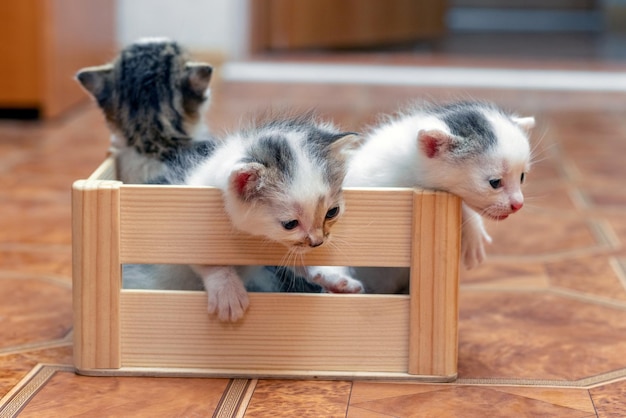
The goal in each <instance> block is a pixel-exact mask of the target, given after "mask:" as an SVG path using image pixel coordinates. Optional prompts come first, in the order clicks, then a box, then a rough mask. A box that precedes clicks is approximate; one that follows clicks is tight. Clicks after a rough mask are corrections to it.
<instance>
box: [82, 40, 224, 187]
mask: <svg viewBox="0 0 626 418" xmlns="http://www.w3.org/2000/svg"><path fill="white" fill-rule="evenodd" d="M211 73H212V67H211V66H210V65H208V64H204V63H197V62H193V61H191V60H190V59H189V56H188V55H187V53H186V52H185V50H184V49H183V48H182V47H181V46H180V45H179V44H178V43H176V42H175V41H172V40H169V39H166V38H145V39H140V40H139V41H137V42H135V43H132V44H130V45H129V46H127V47H126V48H124V49H123V50H122V51H121V52H120V54H119V55H118V56H117V57H116V58H115V59H114V60H113V61H112V62H111V63H108V64H105V65H102V66H98V67H89V68H84V69H82V70H80V71H79V72H78V73H77V74H76V79H77V80H78V81H79V82H80V84H81V85H82V86H83V87H84V88H85V90H86V91H87V92H88V93H89V94H91V95H92V96H93V98H94V99H95V100H96V102H97V103H98V106H99V107H100V109H101V110H102V112H103V113H104V116H105V119H106V122H107V125H108V126H109V129H110V130H111V133H112V137H111V141H112V148H111V150H112V152H113V154H114V155H115V157H116V163H117V164H116V165H117V170H118V179H119V180H121V181H123V182H124V183H145V182H146V181H148V180H150V179H152V178H154V177H156V176H158V175H162V174H164V172H165V171H166V170H167V169H168V167H171V166H173V167H179V166H180V164H181V163H182V162H187V160H188V159H181V158H180V154H181V153H190V154H193V153H199V154H200V155H204V156H206V154H207V153H208V152H209V151H210V149H211V148H212V145H211V144H210V141H209V142H207V143H205V144H199V145H198V144H195V143H192V140H193V139H198V138H200V137H203V138H204V137H206V138H207V139H210V138H208V133H207V129H206V126H205V125H204V123H203V118H202V116H203V112H204V106H205V105H206V104H207V103H208V100H207V99H208V86H209V81H210V79H211ZM173 159H178V160H177V161H173Z"/></svg>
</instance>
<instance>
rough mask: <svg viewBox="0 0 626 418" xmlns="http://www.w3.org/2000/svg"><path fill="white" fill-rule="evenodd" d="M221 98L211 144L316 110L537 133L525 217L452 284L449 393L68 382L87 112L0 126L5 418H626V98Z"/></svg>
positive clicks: (385, 93) (504, 225) (379, 91)
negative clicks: (445, 104) (523, 122)
mask: <svg viewBox="0 0 626 418" xmlns="http://www.w3.org/2000/svg"><path fill="white" fill-rule="evenodd" d="M351 59H352V62H360V61H364V60H365V58H364V57H352V58H351ZM327 61H332V59H329V60H327ZM335 61H336V60H335ZM344 61H345V60H344ZM348 61H349V60H348ZM383 61H385V62H383V63H385V64H403V65H414V64H417V63H419V62H420V61H419V60H414V59H412V58H410V57H408V56H404V57H402V56H401V55H400V56H396V57H395V58H392V59H389V60H383ZM370 63H380V60H378V59H377V58H374V59H372V60H370ZM422 63H423V64H424V65H433V64H434V65H440V66H441V65H450V64H452V65H455V64H459V63H460V64H461V65H464V66H466V65H471V66H477V65H479V64H480V62H477V61H472V62H463V60H459V59H453V58H449V59H442V60H440V61H436V60H432V59H430V60H429V63H424V62H422ZM492 64H494V62H493V61H489V62H487V63H486V65H489V66H492ZM514 65H515V63H512V62H506V63H502V66H503V67H512V66H514ZM522 65H523V66H527V65H528V64H527V63H525V64H522ZM551 65H552V64H551ZM615 68H616V67H615V66H613V67H611V68H610V69H615ZM592 69H593V68H592ZM213 97H214V99H213V105H212V107H211V109H210V111H209V113H208V119H209V121H210V123H211V124H212V126H213V127H214V128H215V129H216V130H218V131H222V130H223V129H227V128H232V127H234V126H235V125H236V124H237V123H238V121H239V120H240V117H241V115H242V114H245V113H249V112H253V111H255V110H259V109H264V108H266V107H267V106H268V105H271V106H273V107H276V108H281V107H292V108H293V107H295V108H299V109H302V108H308V107H313V106H314V107H316V108H317V109H318V110H319V111H320V113H321V114H322V115H324V116H327V117H331V118H333V119H335V120H336V121H337V122H338V123H339V124H340V125H342V126H343V127H345V128H347V129H350V130H359V129H362V128H363V127H364V126H365V125H367V124H368V123H372V122H373V121H375V120H376V118H377V115H378V114H379V113H380V112H392V111H393V110H394V109H396V108H397V107H398V106H399V105H400V104H402V103H406V102H407V101H409V100H411V99H415V98H426V99H428V100H449V99H453V98H459V97H463V98H467V97H473V98H480V99H487V100H493V101H495V102H497V103H499V104H500V105H502V106H505V107H507V108H510V109H513V110H515V111H517V112H519V113H520V114H523V115H527V114H532V115H535V116H536V118H537V120H538V121H539V127H538V129H537V130H536V131H535V134H534V137H533V141H534V146H535V154H536V163H535V166H534V168H533V170H532V172H531V174H530V176H529V181H528V182H527V188H526V195H527V196H528V201H527V202H528V203H527V205H526V207H525V208H524V210H522V211H521V212H520V213H519V214H516V215H515V216H513V217H511V218H510V219H508V220H506V221H504V222H500V223H489V224H488V228H489V230H490V232H491V233H492V236H493V238H494V244H493V245H492V246H491V247H490V248H489V252H490V258H489V260H488V262H487V263H485V264H484V265H483V266H481V267H480V268H478V269H475V270H472V271H464V272H463V274H462V285H461V293H460V335H459V338H460V346H459V379H458V381H456V382H454V383H451V384H414V383H390V382H368V381H354V382H353V381H297V380H296V381H283V380H248V379H232V380H231V379H195V378H194V379H191V378H149V377H110V378H103V377H85V376H78V375H76V374H74V373H73V368H72V347H71V338H72V336H71V333H72V309H71V303H72V297H71V230H70V219H71V218H70V217H71V214H70V192H69V191H70V186H71V184H72V182H73V181H74V180H76V179H79V178H84V177H85V176H87V175H88V174H89V173H90V171H91V170H93V169H94V168H95V167H96V166H97V164H98V163H99V162H100V161H101V160H102V159H103V158H104V156H105V154H106V150H107V147H108V143H107V141H108V133H107V130H106V128H105V126H104V123H103V121H102V118H101V117H100V115H99V113H98V112H97V110H96V109H95V108H94V106H92V105H88V106H85V107H84V108H81V109H77V110H76V111H75V112H74V113H72V114H70V115H68V116H67V117H65V118H64V119H62V120H59V121H56V122H51V123H25V122H9V121H2V122H0V161H1V162H2V164H1V165H0V186H1V187H0V202H1V203H2V214H3V216H2V217H0V283H1V286H0V301H2V303H0V335H1V336H2V338H1V339H0V396H3V398H2V400H1V401H0V415H1V416H13V415H15V414H17V413H18V412H19V411H21V413H20V416H24V417H30V416H36V417H43V416H72V415H81V414H84V415H85V416H139V415H141V416H153V417H154V416H164V417H165V416H168V417H169V416H211V415H213V414H214V413H215V414H216V415H215V416H243V415H245V416H248V417H254V416H272V417H276V416H289V417H292V416H311V417H321V416H324V417H326V416H329V417H330V416H332V417H335V416H337V417H339V416H348V417H408V416H463V417H473V416H481V417H482V416H487V415H488V416H503V417H511V416H533V417H534V416H563V417H595V416H600V417H605V416H626V406H625V405H626V404H625V403H624V399H626V358H625V357H624V353H626V250H625V249H624V246H623V244H622V243H623V241H624V240H626V185H625V184H624V181H623V179H624V178H626V165H624V163H623V155H626V140H625V137H626V118H625V115H626V95H625V94H624V93H620V92H594V91H589V92H572V91H560V92H557V91H552V92H548V91H539V90H528V89H527V90H515V89H506V90H496V89H492V90H486V89H475V88H474V89H470V88H460V87H459V88H455V89H446V88H441V87H440V88H434V87H426V86H381V85H360V84H336V85H324V84H318V85H310V84H280V85H277V84H259V83H246V82H241V81H239V82H234V81H222V82H219V83H218V84H216V86H215V88H214V96H213Z"/></svg>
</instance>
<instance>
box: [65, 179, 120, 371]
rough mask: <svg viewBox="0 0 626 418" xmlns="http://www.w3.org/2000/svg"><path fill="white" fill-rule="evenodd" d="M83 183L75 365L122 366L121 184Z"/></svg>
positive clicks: (77, 231) (77, 191) (75, 270)
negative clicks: (120, 315)
mask: <svg viewBox="0 0 626 418" xmlns="http://www.w3.org/2000/svg"><path fill="white" fill-rule="evenodd" d="M120 185H121V183H120V182H115V181H89V180H79V181H77V182H76V183H74V187H73V190H72V220H73V221H72V222H73V224H72V251H73V256H72V277H73V279H72V280H73V302H74V363H75V365H76V367H78V368H116V367H120V339H119V338H120V335H119V331H120V327H119V296H120V288H121V269H120V262H119V186H120Z"/></svg>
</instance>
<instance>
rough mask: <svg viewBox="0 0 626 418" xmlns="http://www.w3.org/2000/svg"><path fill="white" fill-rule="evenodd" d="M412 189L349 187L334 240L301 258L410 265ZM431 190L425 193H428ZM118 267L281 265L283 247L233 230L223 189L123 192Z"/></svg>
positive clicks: (317, 261)
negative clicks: (153, 264) (138, 264)
mask: <svg viewBox="0 0 626 418" xmlns="http://www.w3.org/2000/svg"><path fill="white" fill-rule="evenodd" d="M412 193H413V192H412V190H411V189H351V190H350V189H349V190H346V191H345V198H346V213H345V215H344V216H343V217H342V218H341V219H340V220H339V221H338V222H337V224H335V226H334V227H333V231H332V234H333V235H334V237H335V239H334V240H333V242H334V243H331V244H330V245H328V244H327V245H324V246H322V247H319V248H316V249H314V250H312V251H310V252H309V253H307V254H306V255H305V256H303V258H302V261H303V262H304V263H307V264H311V265H352V266H382V267H385V266H387V267H394V266H402V267H407V266H408V265H409V263H410V257H411V254H410V247H411V224H412V221H411V213H412V208H413V197H412ZM430 193H432V192H424V196H428V195H429V194H430ZM121 208H122V217H121V228H122V232H121V258H122V262H123V263H188V264H191V263H195V264H227V265H228V264H253V265H254V264H261V265H263V264H265V265H272V264H275V265H276V264H282V262H283V261H284V258H285V255H286V253H287V249H286V248H285V247H283V246H282V245H280V244H276V243H270V242H268V241H267V240H266V239H264V238H259V237H252V236H250V235H247V234H243V233H240V232H237V231H235V230H234V229H233V227H232V226H231V223H230V221H229V220H228V218H227V216H226V214H225V213H224V209H223V201H222V197H221V192H220V191H219V190H217V189H214V188H208V187H195V188H192V187H172V186H130V185H125V186H123V187H122V188H121Z"/></svg>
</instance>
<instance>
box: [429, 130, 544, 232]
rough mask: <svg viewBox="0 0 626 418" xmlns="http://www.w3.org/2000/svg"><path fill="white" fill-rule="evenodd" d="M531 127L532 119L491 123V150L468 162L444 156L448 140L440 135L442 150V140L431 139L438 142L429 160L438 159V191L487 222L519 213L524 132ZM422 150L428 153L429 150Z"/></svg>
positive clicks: (525, 166) (526, 161)
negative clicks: (484, 218) (460, 200)
mask: <svg viewBox="0 0 626 418" xmlns="http://www.w3.org/2000/svg"><path fill="white" fill-rule="evenodd" d="M533 125H534V119H532V118H524V119H505V118H500V119H499V120H494V121H492V128H493V133H494V134H495V138H496V142H495V146H493V147H492V148H490V149H487V150H486V151H483V152H481V153H479V154H476V155H473V156H472V157H471V158H467V157H461V158H460V157H459V156H455V155H453V152H449V153H448V154H446V152H448V151H447V149H446V147H448V146H449V143H447V142H445V141H447V140H448V138H446V137H445V135H443V137H444V139H443V141H444V142H443V144H444V145H442V146H440V144H441V143H442V142H441V141H442V139H441V138H435V140H436V141H439V142H436V143H435V145H434V146H435V148H436V152H435V154H434V156H432V157H430V158H431V159H438V161H439V163H438V164H440V165H442V166H440V167H439V170H438V172H439V173H441V175H440V184H441V185H442V189H444V190H447V191H449V192H451V193H454V194H456V195H457V196H460V197H461V198H462V199H463V201H464V202H465V203H466V204H467V205H468V206H469V207H470V208H472V209H473V210H474V211H476V212H477V213H479V214H480V215H481V216H484V217H486V218H489V219H493V220H503V219H506V218H507V217H508V216H509V215H511V214H513V213H515V212H517V211H518V210H520V209H521V208H522V206H523V205H524V194H523V193H522V185H523V183H524V181H525V179H526V176H527V174H528V171H529V170H530V165H531V153H530V145H529V141H528V138H527V136H526V130H527V129H530V128H531V127H532V126H533ZM429 135H431V136H432V135H434V134H432V133H430V134H429ZM452 140H454V139H452ZM452 147H454V144H453V145H452ZM423 149H425V150H426V153H428V152H429V150H431V151H432V149H433V148H432V146H431V147H430V148H429V147H428V146H427V147H425V148H423Z"/></svg>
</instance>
